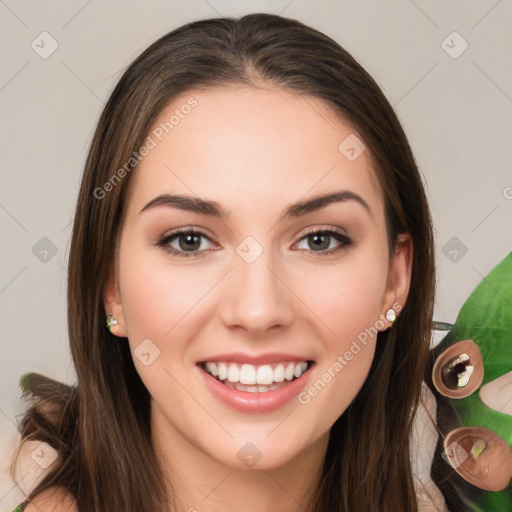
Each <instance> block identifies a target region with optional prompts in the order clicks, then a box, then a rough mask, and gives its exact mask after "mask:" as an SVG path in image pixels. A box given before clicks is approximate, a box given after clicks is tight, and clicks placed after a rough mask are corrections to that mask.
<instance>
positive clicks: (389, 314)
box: [386, 308, 396, 325]
mask: <svg viewBox="0 0 512 512" xmlns="http://www.w3.org/2000/svg"><path fill="white" fill-rule="evenodd" d="M386 320H387V321H388V322H391V325H393V322H394V321H395V320H396V314H395V310H394V309H393V308H389V309H388V310H387V311H386Z"/></svg>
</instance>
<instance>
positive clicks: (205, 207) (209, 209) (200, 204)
mask: <svg viewBox="0 0 512 512" xmlns="http://www.w3.org/2000/svg"><path fill="white" fill-rule="evenodd" d="M346 201H355V202H356V203H358V204H360V205H361V206H362V207H364V209H365V210H366V211H367V212H368V214H369V215H370V216H371V210H370V207H369V206H368V203H367V202H366V201H365V200H364V199H363V198H362V197H361V196H360V195H358V194H356V193H355V192H351V191H350V190H339V191H337V192H333V193H329V194H322V195H318V196H315V197H313V198H312V199H307V200H304V201H298V202H296V203H294V204H291V205H290V206H288V207H287V208H286V210H285V211H284V213H283V214H282V215H281V218H280V220H283V219H285V218H296V217H301V216H303V215H307V214H308V213H311V212H314V211H316V210H320V209H322V208H325V207H326V206H328V205H329V204H331V203H341V202H346ZM158 206H168V207H171V208H178V209H180V210H185V211H191V212H194V213H199V214H202V215H209V216H212V217H216V218H219V219H227V218H228V217H229V215H230V212H229V211H227V210H225V209H224V208H223V207H222V206H221V205H220V204H219V203H218V202H216V201H207V200H205V199H201V198H198V197H193V196H189V195H182V194H160V195H159V196H157V197H155V198H154V199H152V200H151V201H149V203H147V204H146V206H144V208H142V210H141V211H140V213H142V212H144V211H147V210H149V209H152V208H156V207H158ZM140 213H139V214H140Z"/></svg>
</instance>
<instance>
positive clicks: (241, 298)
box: [220, 251, 294, 338]
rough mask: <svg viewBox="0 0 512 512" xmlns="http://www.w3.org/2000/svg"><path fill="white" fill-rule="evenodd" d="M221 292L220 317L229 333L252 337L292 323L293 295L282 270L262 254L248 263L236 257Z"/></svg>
mask: <svg viewBox="0 0 512 512" xmlns="http://www.w3.org/2000/svg"><path fill="white" fill-rule="evenodd" d="M226 277H227V279H225V280H224V284H223V289H222V296H221V297H222V299H221V305H220V316H221V320H222V322H223V323H224V325H225V326H226V327H227V328H228V329H235V328H237V329H243V330H245V331H247V333H248V334H250V335H251V337H260V338H262V337H264V336H265V335H266V334H267V332H270V331H271V330H273V329H275V328H277V327H281V328H284V327H285V326H288V325H290V324H291V322H292V318H293V297H294V295H293V293H292V290H291V289H290V287H289V285H287V283H286V281H287V280H286V276H285V275H284V272H283V270H282V268H281V267H280V266H279V265H278V264H277V262H276V261H275V260H273V258H272V257H271V255H270V251H263V253H262V254H260V255H259V257H257V258H256V260H255V261H252V262H248V261H246V260H244V259H243V257H240V256H239V255H235V259H234V266H233V269H232V270H231V271H230V272H229V275H228V276H226Z"/></svg>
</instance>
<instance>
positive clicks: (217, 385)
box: [197, 366, 311, 413]
mask: <svg viewBox="0 0 512 512" xmlns="http://www.w3.org/2000/svg"><path fill="white" fill-rule="evenodd" d="M197 368H198V370H199V372H200V373H201V374H202V375H203V379H204V382H205V384H206V386H207V387H208V389H209V390H210V391H211V393H212V394H213V395H214V396H215V397H216V398H217V399H219V400H220V401H221V402H223V403H224V404H226V405H228V406H229V407H231V408H233V409H235V410H236V411H239V412H248V413H263V412H272V411H275V410H277V409H279V408H280V407H283V406H284V405H285V404H287V403H288V402H289V401H290V400H292V399H293V398H294V397H296V396H297V395H298V394H299V393H300V392H301V390H302V389H303V388H304V387H305V385H306V383H307V381H308V379H309V375H310V373H311V372H310V370H311V367H309V368H308V369H307V370H306V372H304V373H303V374H302V375H301V376H300V377H298V378H296V379H294V380H292V381H291V382H289V383H288V384H286V385H285V386H282V387H280V388H278V389H274V390H272V391H267V392H264V393H250V392H249V391H239V390H238V389H232V388H229V387H228V386H225V385H224V384H222V383H221V382H220V381H218V380H217V379H216V378H215V377H212V376H211V375H210V374H209V373H207V372H205V371H204V370H203V369H202V368H201V367H200V366H198V367H197Z"/></svg>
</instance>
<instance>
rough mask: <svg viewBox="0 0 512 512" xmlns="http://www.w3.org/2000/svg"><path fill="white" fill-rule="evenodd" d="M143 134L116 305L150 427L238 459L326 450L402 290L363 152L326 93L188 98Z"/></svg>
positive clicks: (404, 279) (245, 463)
mask: <svg viewBox="0 0 512 512" xmlns="http://www.w3.org/2000/svg"><path fill="white" fill-rule="evenodd" d="M186 105H188V107H187V106H186ZM171 116H174V117H171ZM165 123H167V124H165ZM149 135H150V137H151V140H149V139H148V141H147V148H149V149H148V150H147V151H144V153H147V154H146V156H144V157H143V160H142V161H141V163H140V164H139V165H138V167H137V168H136V170H134V171H133V175H132V176H131V177H130V179H131V182H130V186H129V189H128V194H127V202H126V204H125V217H124V220H123V225H122V230H121V235H120V242H119V260H118V263H119V267H118V271H119V272H118V275H117V283H118V288H117V289H116V288H114V285H113V279H112V278H110V279H109V282H108V283H107V286H106V289H105V307H106V309H107V310H108V311H107V312H110V311H112V312H113V313H114V317H115V318H116V319H117V320H118V321H119V325H118V326H117V328H116V330H115V331H114V333H115V334H118V335H120V336H127V337H128V338H129V344H130V348H131V351H132V354H133V360H134V364H135V367H136V369H137V371H138V372H139V374H140V376H141V379H142V380H143V382H144V384H145V385H146V387H147V389H148V390H149V393H150V394H151V397H152V424H153V427H154V429H155V432H158V433H159V435H160V436H162V437H163V438H165V440H166V442H168V443H171V444H172V443H174V444H175V445H178V443H179V445H180V446H186V447H187V449H188V450H191V451H192V452H193V453H195V454H196V455H198V456H200V457H208V458H210V459H214V460H216V461H217V462H220V463H222V464H226V465H229V466H231V467H239V468H247V467H252V465H253V464H254V463H256V464H257V466H256V467H258V468H272V467H278V466H279V465H282V464H284V463H285V462H287V461H290V460H291V459H292V458H293V457H295V456H297V455H299V454H301V453H306V451H307V449H308V448H310V449H315V450H318V449H319V447H320V446H321V447H325V445H326V442H327V439H328V434H329V429H330V427H331V426H332V425H333V423H334V422H335V421H336V419H337V418H338V417H339V416H340V415H341V414H342V413H343V412H344V411H345V409H346V408H347V407H348V405H349V404H350V403H351V402H352V400H353V399H354V397H355V396H356V394H357V393H358V391H359V390H360V388H361V386H362V385H363V382H364V380H365V379H366V377H367V375H368V372H369V369H370V365H371V362H372V358H373V355H374V349H375V342H376V337H375V333H376V330H383V329H386V328H387V327H389V325H390V324H389V322H388V321H386V320H385V319H384V317H383V315H384V313H385V312H386V310H387V309H389V308H390V307H392V306H393V305H394V306H395V309H396V310H399V309H400V308H401V306H402V305H403V304H404V301H405V298H406V294H407V290H408V281H409V274H410V261H409V258H408V252H407V249H400V250H398V251H397V253H396V255H395V256H394V257H393V258H392V259H391V260H390V259H389V256H388V245H387V235H386V222H385V216H384V199H383V195H382V191H381V190H380V187H379V185H378V180H377V177H376V174H375V171H374V170H373V169H372V167H371V161H370V157H369V154H368V151H366V150H364V146H362V145H361V144H362V142H361V141H360V140H359V139H358V138H356V135H355V134H354V131H353V130H352V129H351V128H350V127H349V126H348V125H347V124H345V123H344V122H342V121H341V120H340V119H339V118H338V117H337V116H335V115H334V113H333V112H332V111H330V110H329V109H328V108H327V107H326V105H325V104H324V103H323V102H321V101H320V100H318V99H315V98H312V97H307V96H305V97H304V96H299V95H295V94H291V93H289V92H285V91H269V90H260V89H253V88H246V87H242V86H240V87H231V88H218V89H217V88H216V89H209V90H206V91H191V92H188V93H185V94H183V95H181V96H180V97H179V98H177V99H175V100H174V101H173V102H172V104H170V105H169V106H168V107H167V108H166V109H165V111H163V112H162V113H161V115H160V117H159V119H157V121H156V122H155V124H154V127H153V129H152V131H151V132H150V134H149ZM125 179H127V178H125ZM335 193H336V194H338V196H337V200H328V201H325V202H322V201H316V202H311V201H312V200H313V199H314V198H317V197H320V196H324V195H325V196H327V195H331V194H335ZM167 194H168V195H169V197H168V196H166V195H167ZM173 196H186V199H184V198H183V199H177V198H176V197H174V199H173ZM158 197H160V199H159V200H157V201H156V202H153V201H154V200H155V198H158ZM203 201H204V202H208V203H210V202H211V203H214V204H213V205H206V204H204V203H203ZM292 205H303V206H292ZM221 212H222V213H224V215H220V213H221ZM178 230H179V231H183V232H184V233H183V234H181V235H179V234H178V233H176V232H177V231H178ZM191 230H193V231H194V233H192V234H191V233H190V231H191ZM322 232H324V233H322ZM404 247H407V244H405V245H404ZM111 276H112V274H111ZM207 362H208V363H214V364H208V365H207V366H208V369H209V370H210V371H211V372H212V373H213V374H217V378H216V377H214V376H212V375H209V374H208V373H207V372H206V364H205V363H207ZM306 363H307V370H306V371H305V373H303V374H302V372H303V371H304V370H305V367H306ZM219 373H220V375H219ZM226 374H227V378H228V384H227V385H226V384H224V383H221V382H220V381H219V380H218V379H219V377H220V378H222V379H226ZM297 376H299V377H297ZM255 379H256V384H255ZM289 379H292V380H289ZM240 380H241V381H242V382H245V384H244V386H245V387H244V388H243V389H244V390H242V391H240V390H238V389H234V388H233V386H236V387H241V386H240V385H239V384H235V383H236V382H237V381H240ZM230 381H233V383H231V384H230ZM269 382H272V384H270V386H269V385H268V383H269ZM274 387H276V388H277V389H273V388H274Z"/></svg>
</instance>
